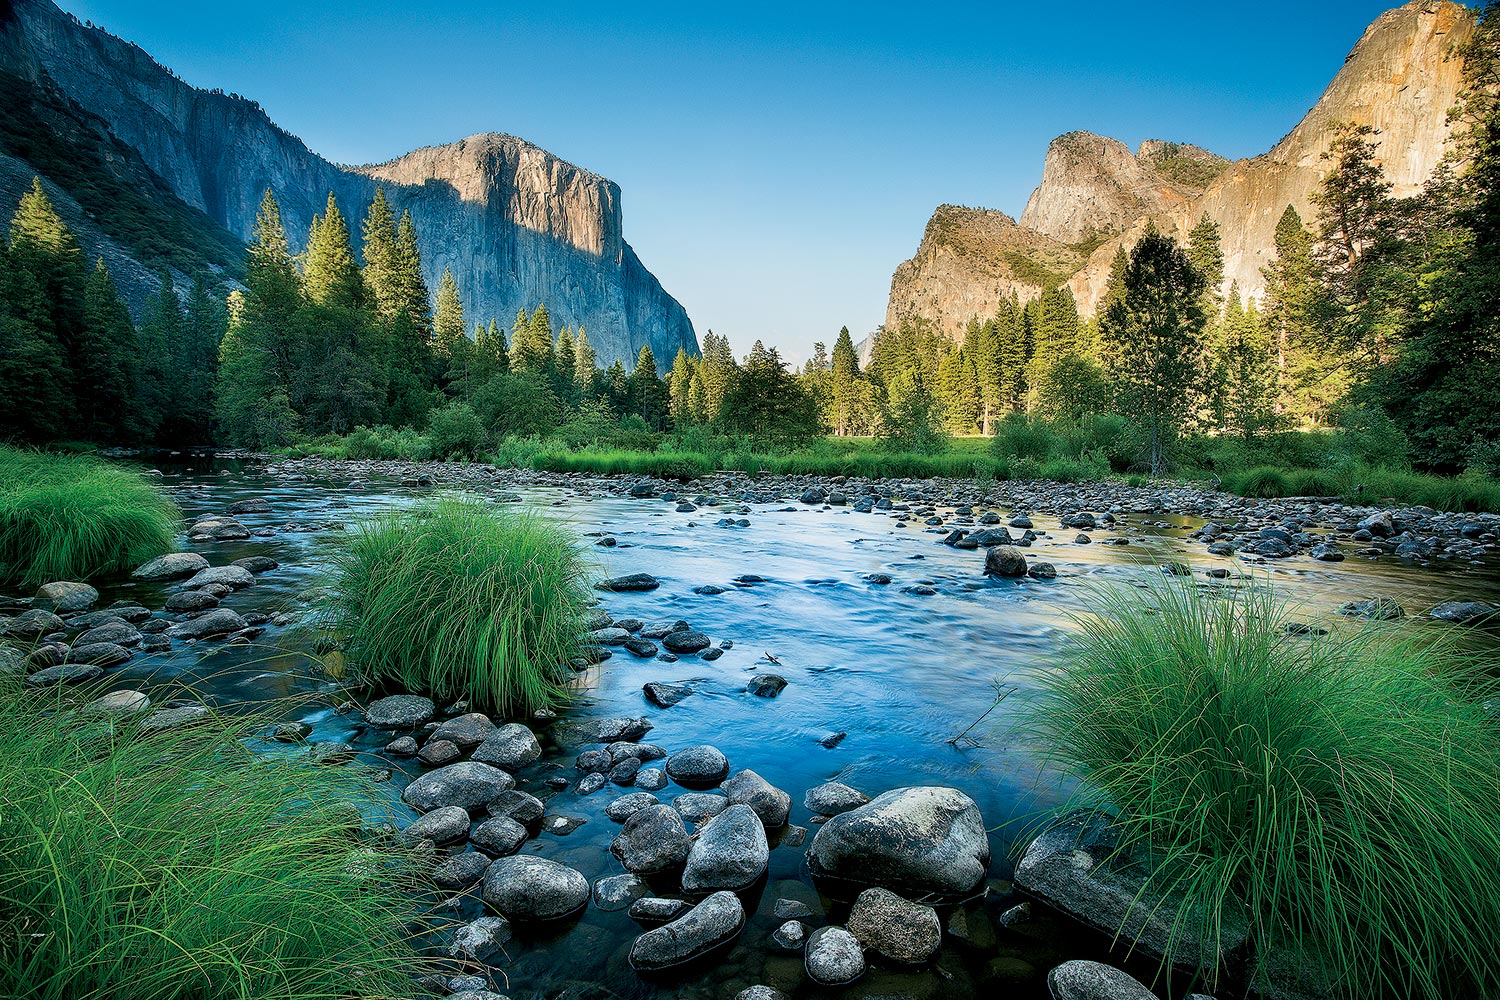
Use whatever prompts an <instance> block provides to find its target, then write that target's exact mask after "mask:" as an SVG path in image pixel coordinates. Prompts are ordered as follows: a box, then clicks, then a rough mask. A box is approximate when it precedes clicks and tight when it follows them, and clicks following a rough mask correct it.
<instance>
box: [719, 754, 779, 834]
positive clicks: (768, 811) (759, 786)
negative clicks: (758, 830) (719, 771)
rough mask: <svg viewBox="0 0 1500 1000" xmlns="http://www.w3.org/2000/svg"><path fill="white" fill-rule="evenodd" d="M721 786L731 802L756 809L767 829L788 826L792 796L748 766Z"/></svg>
mask: <svg viewBox="0 0 1500 1000" xmlns="http://www.w3.org/2000/svg"><path fill="white" fill-rule="evenodd" d="M721 787H722V788H723V790H724V794H725V795H727V796H728V797H729V801H730V802H731V803H733V804H735V805H747V806H749V807H750V808H751V809H753V810H755V815H757V816H759V817H760V821H761V822H762V823H764V824H765V825H766V829H768V830H774V829H776V828H777V827H782V826H786V818H787V816H788V815H789V814H790V813H791V810H792V797H791V796H790V795H788V794H787V793H786V792H784V791H782V790H781V789H779V788H777V787H776V786H775V785H773V784H771V783H770V782H769V781H767V780H766V779H765V778H762V777H761V776H760V775H758V774H756V773H755V772H754V771H752V770H750V769H749V768H748V767H747V768H745V769H744V770H743V771H741V772H739V773H738V774H736V775H734V776H733V777H731V778H730V779H729V780H727V781H725V782H724V784H723V785H722V786H721Z"/></svg>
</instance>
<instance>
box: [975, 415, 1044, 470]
mask: <svg viewBox="0 0 1500 1000" xmlns="http://www.w3.org/2000/svg"><path fill="white" fill-rule="evenodd" d="M1056 444H1057V435H1056V433H1055V432H1054V431H1053V429H1052V427H1051V426H1050V425H1049V424H1048V423H1047V422H1046V421H1044V420H1042V419H1040V418H1037V417H1031V416H1028V415H1026V414H1024V413H1007V414H1006V415H1005V416H1004V417H1002V418H1001V419H1000V421H999V422H998V423H997V424H996V425H995V436H994V437H993V438H992V439H991V441H990V449H991V450H992V451H993V452H994V453H995V455H997V456H998V457H1000V458H1029V459H1032V460H1033V461H1036V462H1045V461H1047V459H1049V458H1051V457H1052V456H1053V454H1054V451H1055V450H1056Z"/></svg>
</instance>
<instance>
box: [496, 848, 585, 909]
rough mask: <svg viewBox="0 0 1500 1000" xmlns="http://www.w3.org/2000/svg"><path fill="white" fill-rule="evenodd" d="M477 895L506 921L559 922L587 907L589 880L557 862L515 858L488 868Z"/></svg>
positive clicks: (523, 856) (545, 859)
mask: <svg viewBox="0 0 1500 1000" xmlns="http://www.w3.org/2000/svg"><path fill="white" fill-rule="evenodd" d="M480 894H481V896H482V897H483V898H484V902H485V905H486V906H488V907H489V908H490V909H492V910H494V911H495V912H496V913H499V914H500V915H501V916H502V917H505V918H506V919H507V920H512V921H523V920H558V919H560V918H562V917H567V916H571V915H573V914H574V913H577V912H578V911H579V910H581V909H583V908H584V907H585V906H587V905H588V901H589V880H588V879H586V878H584V877H583V875H582V874H581V873H579V872H578V871H575V870H574V869H572V868H569V867H568V866H567V865H564V864H559V863H558V862H556V861H551V860H549V859H547V858H538V857H533V856H532V855H528V854H516V855H512V856H511V857H508V858H501V859H499V860H498V861H496V862H495V863H494V864H492V865H490V867H489V870H488V871H486V872H485V873H484V888H483V889H482V890H481V893H480Z"/></svg>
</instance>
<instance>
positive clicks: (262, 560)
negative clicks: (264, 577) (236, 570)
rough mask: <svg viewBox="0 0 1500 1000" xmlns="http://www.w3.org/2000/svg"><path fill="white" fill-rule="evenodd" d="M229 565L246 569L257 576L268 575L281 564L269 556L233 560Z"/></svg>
mask: <svg viewBox="0 0 1500 1000" xmlns="http://www.w3.org/2000/svg"><path fill="white" fill-rule="evenodd" d="M229 565H231V566H238V567H240V569H247V570H249V571H250V572H252V573H254V574H256V575H257V576H259V575H260V574H261V573H269V572H271V570H273V569H277V568H279V567H280V566H281V563H279V562H277V561H276V560H275V559H272V558H271V557H270V556H245V557H244V558H243V559H236V560H234V561H233V562H231V563H230V564H229Z"/></svg>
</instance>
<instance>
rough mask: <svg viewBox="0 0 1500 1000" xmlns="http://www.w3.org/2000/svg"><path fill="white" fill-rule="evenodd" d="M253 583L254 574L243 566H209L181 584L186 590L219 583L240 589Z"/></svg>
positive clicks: (233, 588)
mask: <svg viewBox="0 0 1500 1000" xmlns="http://www.w3.org/2000/svg"><path fill="white" fill-rule="evenodd" d="M253 583H255V574H253V573H251V572H250V571H249V570H248V569H246V568H245V567H243V566H210V567H209V568H208V569H205V570H199V571H198V572H197V573H195V574H193V576H192V578H191V579H190V580H188V582H187V583H184V584H183V586H184V587H186V588H187V589H188V590H196V589H197V588H199V587H207V586H208V585H210V584H219V585H221V586H224V587H229V588H230V589H232V590H242V589H244V588H245V587H248V586H250V585H252V584H253Z"/></svg>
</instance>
